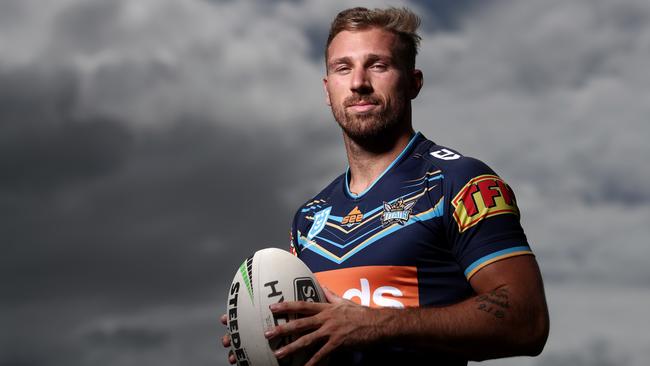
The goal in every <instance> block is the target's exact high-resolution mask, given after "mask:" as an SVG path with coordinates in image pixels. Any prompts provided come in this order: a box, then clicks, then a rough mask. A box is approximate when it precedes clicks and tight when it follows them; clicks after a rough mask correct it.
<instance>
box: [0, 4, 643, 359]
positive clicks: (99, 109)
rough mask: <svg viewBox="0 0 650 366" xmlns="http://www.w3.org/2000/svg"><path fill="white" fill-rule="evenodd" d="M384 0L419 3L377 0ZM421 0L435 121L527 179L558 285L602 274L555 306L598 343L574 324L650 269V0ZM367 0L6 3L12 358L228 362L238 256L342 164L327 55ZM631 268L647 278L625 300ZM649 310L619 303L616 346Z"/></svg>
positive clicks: (6, 251) (5, 164)
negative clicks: (328, 39)
mask: <svg viewBox="0 0 650 366" xmlns="http://www.w3.org/2000/svg"><path fill="white" fill-rule="evenodd" d="M478 3H481V4H480V5H478ZM387 4H390V5H395V6H402V5H409V6H410V5H413V4H412V3H406V2H383V1H382V2H360V3H359V5H362V6H367V7H376V6H384V5H387ZM485 4H487V5H485ZM355 5H356V3H355ZM415 5H416V7H417V10H418V11H419V12H420V13H421V14H422V15H423V25H424V30H425V34H424V36H425V37H424V40H423V45H422V51H421V57H420V59H419V63H420V65H421V66H422V68H423V69H424V72H425V88H424V90H423V93H422V95H421V96H420V97H419V98H418V99H417V100H416V101H415V112H416V115H417V116H416V121H415V123H416V128H417V129H422V130H423V131H424V132H425V134H426V135H427V136H428V137H430V138H432V139H434V140H436V141H437V142H439V143H442V144H449V145H451V146H452V147H455V148H459V149H460V150H461V151H463V152H466V153H468V154H470V155H476V156H478V157H480V158H482V159H484V160H486V161H487V162H488V163H490V164H491V165H493V167H494V168H495V169H496V170H497V171H498V172H499V173H501V174H502V175H504V177H506V178H508V179H507V180H508V181H509V182H510V183H511V184H512V185H513V186H514V187H515V190H516V191H517V193H518V198H519V199H520V202H521V206H522V212H524V214H523V218H524V220H525V221H526V222H525V224H526V230H527V233H528V234H529V237H530V238H531V241H532V242H533V246H534V248H535V251H536V253H537V255H538V258H539V259H540V263H541V266H542V269H543V270H544V271H545V274H546V273H548V275H547V276H546V279H547V280H549V281H548V282H550V283H551V284H552V286H557V285H558V284H562V283H569V282H577V281H582V282H579V283H597V284H598V286H601V287H599V288H598V289H596V290H595V291H594V293H595V294H594V295H592V296H591V297H588V298H587V299H588V301H580V300H581V299H583V298H585V296H584V295H582V294H580V292H579V291H574V290H572V291H567V292H566V293H560V294H559V295H556V298H555V299H554V300H555V301H556V302H557V301H559V300H562V301H564V300H565V299H566V300H567V303H568V304H571V303H576V304H580V306H575V307H569V306H567V304H562V303H561V302H560V303H561V304H562V305H563V306H559V307H556V308H555V309H554V311H555V315H554V319H558V318H559V319H561V321H560V322H561V323H563V324H567V327H566V329H565V330H566V331H563V332H560V333H556V334H552V340H551V341H552V342H554V343H551V344H552V346H551V348H550V349H549V355H550V359H551V360H552V361H553V362H559V363H562V362H577V363H581V362H582V363H588V362H590V361H593V359H591V358H589V357H588V355H586V354H585V353H584V352H582V351H581V345H582V346H585V347H587V348H588V342H587V346H586V345H585V342H581V343H580V342H579V343H576V344H574V345H571V346H567V348H570V349H569V350H568V351H566V352H564V348H562V346H564V345H565V344H566V343H567V342H566V340H567V339H568V338H570V337H569V336H566V335H565V334H570V333H571V332H573V331H574V330H575V329H583V328H584V327H583V326H586V325H588V324H592V323H593V321H592V320H593V319H601V320H602V319H609V318H610V317H609V316H608V314H611V313H613V312H615V311H616V309H617V306H620V303H621V302H624V301H625V298H626V297H628V296H629V295H628V293H634V294H635V293H639V292H640V293H642V294H645V293H644V292H643V291H644V290H643V289H645V288H647V283H648V279H649V278H650V277H649V276H650V275H649V273H648V271H647V269H646V268H647V266H646V263H645V261H646V258H647V255H646V254H648V253H650V252H648V249H647V248H648V247H647V246H645V245H641V244H642V243H644V242H645V241H647V240H645V239H646V238H647V236H648V231H647V223H646V222H647V219H648V213H647V202H648V201H649V199H650V196H648V192H647V189H645V187H646V186H647V182H648V178H649V176H648V173H649V172H648V171H647V169H646V170H644V169H641V168H639V167H640V166H641V167H642V166H644V165H642V164H639V157H640V156H641V157H643V156H646V155H647V152H648V147H647V146H649V145H647V144H646V142H645V137H644V132H646V131H647V118H645V117H646V116H647V115H648V114H649V113H650V110H648V109H647V106H648V105H650V103H646V102H647V100H646V99H647V98H645V97H644V95H647V90H648V85H649V83H650V81H649V80H648V74H647V72H645V71H646V69H647V65H646V63H647V59H648V57H647V50H648V49H647V47H646V45H647V39H649V38H648V34H650V33H648V29H650V28H649V27H648V15H649V14H650V13H649V12H648V9H647V4H645V2H644V1H637V0H627V1H624V2H607V1H599V2H595V3H594V2H584V1H579V0H573V1H564V0H560V1H553V0H551V1H550V2H544V3H529V2H509V1H490V2H470V1H446V0H443V1H434V2H425V1H417V2H415ZM347 6H349V3H348V2H345V1H326V2H323V1H316V0H305V1H295V2H285V1H278V2H268V3H265V4H264V5H261V4H258V3H255V2H247V1H186V2H178V1H174V0H160V1H130V0H117V1H112V2H102V1H76V0H73V1H68V2H61V1H50V2H46V3H43V2H39V1H33V0H10V1H4V2H2V4H1V5H0V86H1V87H0V217H2V220H1V221H0V239H1V251H2V253H1V255H0V288H2V297H0V317H2V319H1V320H0V323H1V324H2V326H3V332H2V333H0V364H2V365H5V364H6V365H28V364H30V365H65V366H70V365H82V364H93V365H97V366H101V365H111V366H120V365H158V366H165V365H178V364H196V365H215V364H225V358H224V357H223V352H222V350H221V349H220V348H219V347H218V346H216V345H215V344H216V343H217V340H218V337H219V336H220V333H221V332H222V329H221V328H220V327H219V326H218V325H216V326H215V324H217V323H218V321H217V318H218V315H219V312H220V311H222V309H223V305H224V304H223V302H224V298H225V297H224V296H223V295H222V294H224V293H225V289H226V286H228V284H229V282H230V280H231V278H232V275H233V272H234V269H235V268H236V267H237V265H238V263H239V261H241V260H242V259H243V258H245V257H246V256H248V255H250V253H251V252H252V251H254V250H255V249H258V248H262V247H267V246H271V245H273V246H279V247H286V243H287V231H288V225H289V222H290V220H291V216H292V214H293V210H295V209H296V207H297V206H298V205H299V204H300V203H301V202H302V201H304V200H306V199H307V198H309V196H310V195H311V194H313V193H315V192H317V191H318V190H319V189H320V188H321V187H322V186H323V185H325V184H326V183H327V182H328V181H329V179H331V178H332V177H333V176H335V175H336V174H338V173H340V172H341V171H342V170H343V169H344V156H343V152H342V149H341V142H340V136H339V131H338V130H337V129H336V127H335V125H334V122H332V121H331V117H330V116H329V114H328V111H327V109H326V107H325V106H324V105H323V102H322V99H323V96H322V94H321V85H320V78H321V77H322V68H323V67H322V64H321V62H320V61H319V60H320V57H321V53H322V44H321V43H322V41H324V38H325V35H326V32H327V27H328V25H329V21H330V18H331V16H333V15H335V14H336V13H337V12H338V11H340V10H341V9H343V8H345V7H347ZM644 98H645V99H644ZM548 282H547V283H548ZM612 284H614V285H616V286H636V287H634V288H632V289H628V291H625V292H623V293H621V294H620V295H617V297H616V298H613V299H610V300H608V301H609V302H604V301H603V298H602V296H601V295H602V294H603V293H611V292H612V291H613V290H612V286H613V285H612ZM608 291H609V292H608ZM551 295H554V293H551ZM572 296H573V297H572ZM644 301H645V302H647V296H646V297H641V298H640V300H638V301H637V302H638V303H644ZM551 302H553V301H551ZM599 306H600V307H599ZM594 308H598V309H600V310H599V312H595V311H594V310H593V309H594ZM625 313H626V314H630V315H629V317H633V316H636V315H638V318H641V317H642V316H643V312H642V311H640V310H636V307H632V306H630V307H628V308H626V309H625ZM594 314H595V315H594ZM558 316H559V317H558ZM576 318H580V320H579V321H576V320H575V319H576ZM635 323H638V321H634V320H629V319H628V321H627V322H626V323H624V325H618V326H617V323H615V322H612V323H607V327H605V328H606V329H605V331H603V332H601V333H602V334H601V335H602V337H603V339H605V340H606V342H610V343H609V344H611V347H608V348H607V352H605V354H604V355H603V357H602V358H603V359H605V360H610V359H612V358H615V356H616V355H619V354H620V352H619V349H621V342H620V341H618V340H620V339H625V338H626V334H627V333H628V331H627V329H625V328H632V327H631V326H628V325H629V324H635ZM625 324H628V325H625ZM622 328H623V329H622ZM610 330H611V332H610ZM583 333H588V332H587V331H583ZM634 334H635V336H634V337H630V338H634V339H636V340H637V343H635V344H634V345H632V346H630V350H631V352H636V355H637V357H634V358H631V359H630V364H631V365H642V364H643V365H644V364H646V363H647V362H645V361H647V359H648V357H646V356H647V355H645V354H641V353H639V351H638V350H640V349H642V347H644V344H645V343H644V342H646V341H645V339H647V332H643V331H636V332H635V333H634ZM581 335H582V338H581V339H583V340H584V339H586V338H589V337H591V335H588V336H587V335H585V334H582V333H581ZM562 337H565V338H562ZM644 337H645V338H644ZM592 338H593V337H592ZM589 339H591V338H589ZM617 342H618V343H617ZM646 343H647V342H646ZM589 349H591V348H589ZM573 350H576V351H575V352H574V351H573ZM578 350H579V351H578ZM610 351H611V352H610ZM612 354H614V356H613V357H610V356H611V355H612ZM500 361H501V360H499V361H496V363H495V364H500ZM518 362H519V361H518ZM540 362H541V361H540ZM523 364H525V363H523ZM528 364H529V365H530V364H532V363H531V362H529V363H528Z"/></svg>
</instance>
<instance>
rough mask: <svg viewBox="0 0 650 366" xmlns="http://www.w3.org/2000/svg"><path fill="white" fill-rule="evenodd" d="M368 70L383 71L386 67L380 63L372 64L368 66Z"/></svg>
mask: <svg viewBox="0 0 650 366" xmlns="http://www.w3.org/2000/svg"><path fill="white" fill-rule="evenodd" d="M370 68H371V69H373V70H379V71H383V70H386V69H387V68H388V65H386V64H382V63H376V64H372V66H370Z"/></svg>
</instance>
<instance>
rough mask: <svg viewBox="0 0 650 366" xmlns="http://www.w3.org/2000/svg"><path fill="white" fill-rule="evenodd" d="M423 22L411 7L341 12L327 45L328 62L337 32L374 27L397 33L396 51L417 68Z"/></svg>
mask: <svg viewBox="0 0 650 366" xmlns="http://www.w3.org/2000/svg"><path fill="white" fill-rule="evenodd" d="M419 26H420V17H418V16H417V15H416V14H415V13H413V12H412V11H411V10H409V9H408V8H393V7H390V8H387V9H373V10H369V9H367V8H362V7H357V8H350V9H346V10H343V11H342V12H340V13H338V15H337V16H336V18H334V21H333V22H332V25H331V27H330V33H329V36H328V37H327V44H326V45H325V63H326V64H327V50H328V49H329V46H330V43H332V40H333V39H334V37H336V35H337V34H339V33H340V32H342V31H344V30H345V31H359V30H365V29H369V28H373V27H377V28H380V29H384V30H387V31H390V32H393V33H395V34H396V35H397V36H398V37H399V39H400V46H399V49H398V50H396V52H397V53H398V54H399V55H400V58H403V60H404V61H405V62H406V63H405V64H406V66H407V68H409V69H414V68H415V56H416V55H417V53H418V47H419V45H420V39H422V38H421V37H420V36H419V35H418V34H417V33H416V32H417V29H418V27H419Z"/></svg>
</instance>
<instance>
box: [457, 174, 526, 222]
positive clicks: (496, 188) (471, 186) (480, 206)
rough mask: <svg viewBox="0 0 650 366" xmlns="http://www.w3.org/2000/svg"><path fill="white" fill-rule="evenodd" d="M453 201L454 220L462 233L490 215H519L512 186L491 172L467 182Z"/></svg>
mask: <svg viewBox="0 0 650 366" xmlns="http://www.w3.org/2000/svg"><path fill="white" fill-rule="evenodd" d="M451 203H452V205H453V206H454V220H456V223H457V224H458V230H459V231H460V232H461V233H462V232H463V231H465V230H467V229H469V228H470V227H472V226H474V225H476V224H478V223H479V222H481V220H483V219H486V218H488V217H492V216H496V215H503V214H514V215H519V209H518V208H517V203H516V202H515V195H514V193H513V192H512V189H511V188H510V186H508V185H507V184H506V183H505V182H504V181H503V180H502V179H501V178H499V177H498V176H496V175H491V174H485V175H480V176H478V177H475V178H473V179H472V180H470V181H469V182H467V184H465V186H464V187H463V188H462V189H461V190H460V191H459V192H458V194H457V195H456V197H454V199H453V200H452V201H451Z"/></svg>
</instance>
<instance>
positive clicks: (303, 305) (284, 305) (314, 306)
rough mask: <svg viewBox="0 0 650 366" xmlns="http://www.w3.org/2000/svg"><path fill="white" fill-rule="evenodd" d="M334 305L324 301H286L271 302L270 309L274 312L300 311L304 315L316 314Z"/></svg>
mask: <svg viewBox="0 0 650 366" xmlns="http://www.w3.org/2000/svg"><path fill="white" fill-rule="evenodd" d="M330 306H332V305H331V304H328V303H323V302H307V301H286V302H278V303H275V304H271V305H270V306H269V309H271V312H273V313H274V314H282V313H298V314H303V315H314V314H318V313H320V312H321V311H323V310H325V309H327V308H329V307H330Z"/></svg>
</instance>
